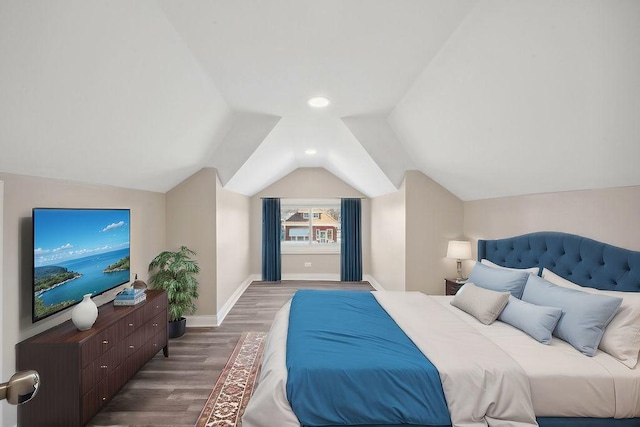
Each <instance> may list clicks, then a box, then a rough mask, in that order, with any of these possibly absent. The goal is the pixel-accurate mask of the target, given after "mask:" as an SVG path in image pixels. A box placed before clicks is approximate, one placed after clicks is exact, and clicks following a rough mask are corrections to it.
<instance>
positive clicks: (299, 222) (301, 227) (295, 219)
mask: <svg viewBox="0 0 640 427" xmlns="http://www.w3.org/2000/svg"><path fill="white" fill-rule="evenodd" d="M305 217H306V218H305ZM280 223H281V227H280V240H281V241H283V242H309V230H310V228H309V225H310V223H309V209H304V208H293V207H290V206H287V207H283V208H282V209H281V210H280Z"/></svg>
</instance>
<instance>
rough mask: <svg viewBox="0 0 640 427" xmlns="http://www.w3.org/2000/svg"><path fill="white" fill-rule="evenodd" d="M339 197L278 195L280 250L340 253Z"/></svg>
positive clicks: (284, 251)
mask: <svg viewBox="0 0 640 427" xmlns="http://www.w3.org/2000/svg"><path fill="white" fill-rule="evenodd" d="M341 219H342V218H341V215H340V201H339V200H329V201H327V200H305V201H299V200H290V199H289V200H288V199H281V208H280V224H281V230H280V238H281V245H280V247H281V250H282V253H285V254H286V253H340V235H341V233H340V231H341Z"/></svg>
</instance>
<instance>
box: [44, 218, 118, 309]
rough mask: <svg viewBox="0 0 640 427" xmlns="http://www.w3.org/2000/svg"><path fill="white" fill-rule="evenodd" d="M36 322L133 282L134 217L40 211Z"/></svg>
mask: <svg viewBox="0 0 640 427" xmlns="http://www.w3.org/2000/svg"><path fill="white" fill-rule="evenodd" d="M33 239H34V250H33V265H34V272H33V276H34V288H33V290H34V313H33V314H34V319H36V320H37V319H40V318H42V317H45V316H48V315H50V314H53V313H55V312H57V311H59V310H62V309H63V308H65V307H68V306H71V305H73V304H75V303H77V302H79V301H81V300H82V297H83V295H85V294H92V295H97V294H100V293H102V292H104V291H106V290H108V289H111V288H113V287H115V286H118V285H120V284H122V283H126V282H127V281H129V279H130V274H129V255H130V252H129V211H128V210H92V209H90V210H84V209H78V210H74V209H36V210H34V217H33Z"/></svg>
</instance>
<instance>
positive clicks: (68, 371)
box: [16, 290, 169, 427]
mask: <svg viewBox="0 0 640 427" xmlns="http://www.w3.org/2000/svg"><path fill="white" fill-rule="evenodd" d="M167 316H168V314H167V294H166V292H165V291H160V290H147V300H146V301H145V302H142V303H140V304H137V305H135V306H127V307H114V305H113V303H108V304H105V305H103V306H102V307H100V308H99V310H98V319H97V320H96V323H95V324H94V325H93V327H92V328H91V329H89V330H88V331H82V332H81V331H78V330H77V329H76V327H75V326H74V325H73V323H72V322H71V320H68V321H66V322H64V323H62V324H60V325H58V326H56V327H54V328H51V329H49V330H47V331H45V332H43V333H41V334H39V335H36V336H34V337H31V338H29V339H27V340H25V341H22V342H21V343H19V344H18V345H17V346H16V361H17V362H16V363H17V369H18V370H19V371H20V370H24V369H35V370H36V371H38V373H39V374H40V379H41V385H40V390H39V391H38V394H37V395H36V396H35V397H34V398H33V400H31V401H30V402H28V403H25V404H24V405H20V406H18V425H20V426H21V427H31V426H49V427H50V426H65V427H72V426H83V425H85V424H86V423H87V422H88V421H89V420H90V419H91V418H92V417H93V416H94V415H95V414H96V413H97V412H98V411H100V409H102V408H103V407H104V406H105V405H106V403H107V402H109V400H110V399H111V398H112V397H113V396H114V395H115V394H116V393H117V392H118V390H120V388H121V387H122V386H123V385H124V384H125V383H126V382H127V381H128V380H129V379H130V378H131V377H133V375H135V373H136V372H137V371H138V370H139V369H140V368H141V367H142V366H143V365H144V364H145V363H147V362H148V361H149V359H151V358H153V357H154V356H155V355H156V353H158V351H159V350H160V349H163V351H164V355H165V357H167V356H168V355H169V352H168V350H169V348H168V339H167V322H168V317H167Z"/></svg>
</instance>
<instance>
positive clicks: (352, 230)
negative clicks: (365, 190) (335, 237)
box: [340, 199, 362, 282]
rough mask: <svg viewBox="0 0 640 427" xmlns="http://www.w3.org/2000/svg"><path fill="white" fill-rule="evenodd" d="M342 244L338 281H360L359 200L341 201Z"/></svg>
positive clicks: (360, 239)
mask: <svg viewBox="0 0 640 427" xmlns="http://www.w3.org/2000/svg"><path fill="white" fill-rule="evenodd" d="M340 208H341V213H342V243H341V247H340V249H341V250H340V280H342V281H343V282H359V281H361V280H362V236H361V222H362V220H361V213H360V212H361V208H360V199H342V200H341V203H340Z"/></svg>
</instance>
